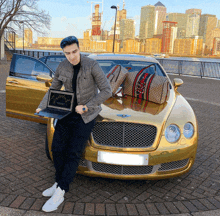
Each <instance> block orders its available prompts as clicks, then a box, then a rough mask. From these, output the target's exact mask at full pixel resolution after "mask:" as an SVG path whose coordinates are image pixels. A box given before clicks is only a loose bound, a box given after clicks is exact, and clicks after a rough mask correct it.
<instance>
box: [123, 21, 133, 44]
mask: <svg viewBox="0 0 220 216" xmlns="http://www.w3.org/2000/svg"><path fill="white" fill-rule="evenodd" d="M134 36H135V26H134V20H132V19H122V20H121V21H120V36H119V39H120V40H126V39H134Z"/></svg>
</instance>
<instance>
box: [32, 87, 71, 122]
mask: <svg viewBox="0 0 220 216" xmlns="http://www.w3.org/2000/svg"><path fill="white" fill-rule="evenodd" d="M48 93H49V94H48V101H47V107H46V108H45V109H43V110H41V111H40V112H39V113H35V114H36V115H39V116H44V117H48V118H55V119H62V118H64V117H65V116H67V115H69V114H70V113H71V112H72V108H73V99H74V93H73V92H67V91H60V90H53V89H49V92H48Z"/></svg>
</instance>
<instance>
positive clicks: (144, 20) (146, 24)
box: [139, 5, 155, 40]
mask: <svg viewBox="0 0 220 216" xmlns="http://www.w3.org/2000/svg"><path fill="white" fill-rule="evenodd" d="M154 29H155V6H153V5H147V6H143V7H141V18H140V31H139V39H141V40H143V39H146V38H152V37H153V35H154Z"/></svg>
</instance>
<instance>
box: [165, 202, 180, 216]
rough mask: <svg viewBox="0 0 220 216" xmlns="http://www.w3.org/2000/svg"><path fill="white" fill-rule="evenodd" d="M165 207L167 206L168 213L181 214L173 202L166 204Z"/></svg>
mask: <svg viewBox="0 0 220 216" xmlns="http://www.w3.org/2000/svg"><path fill="white" fill-rule="evenodd" d="M164 205H165V206H166V208H167V209H168V211H169V212H170V213H171V214H178V213H179V211H178V209H177V208H176V206H175V205H174V204H173V203H172V202H164Z"/></svg>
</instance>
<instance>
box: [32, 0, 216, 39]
mask: <svg viewBox="0 0 220 216" xmlns="http://www.w3.org/2000/svg"><path fill="white" fill-rule="evenodd" d="M91 2H92V1H86V0H83V1H80V4H79V3H77V2H73V1H70V0H64V1H62V2H60V1H58V0H53V1H52V0H39V2H38V6H39V8H41V9H44V10H45V11H46V12H49V14H50V15H51V17H52V22H51V30H50V31H49V32H48V34H47V36H48V37H57V38H58V37H59V38H60V37H66V36H68V35H75V36H77V37H78V38H83V32H84V31H85V30H87V29H91V20H90V16H91ZM101 2H102V1H101V0H97V1H94V3H93V4H92V12H94V5H95V4H100V12H102V4H101ZM124 2H125V9H126V10H127V17H128V18H132V19H134V20H135V35H136V36H137V35H139V27H140V14H141V7H143V6H147V5H149V4H150V5H154V4H156V3H157V2H158V1H155V2H146V3H145V4H144V2H143V1H140V0H137V1H135V3H134V1H131V0H124ZM161 3H162V4H164V5H165V7H166V8H167V13H185V11H186V10H187V9H191V8H197V9H201V10H202V14H213V15H216V17H217V18H218V19H220V12H219V11H218V7H217V6H218V3H217V1H212V4H210V3H207V2H206V1H204V0H201V1H198V0H195V1H194V2H193V3H192V2H190V1H186V2H184V3H183V2H179V1H170V0H169V1H167V0H166V1H161ZM181 4H182V6H181ZM112 5H116V6H117V5H118V6H119V10H121V9H122V8H123V0H117V1H116V0H113V1H111V2H107V1H106V0H104V4H103V19H102V25H101V27H102V28H103V29H104V30H108V31H110V29H111V27H112V25H114V16H115V10H112V9H111V8H110V7H111V6H112ZM39 36H40V35H37V34H36V33H35V32H34V41H35V40H37V37H39Z"/></svg>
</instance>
